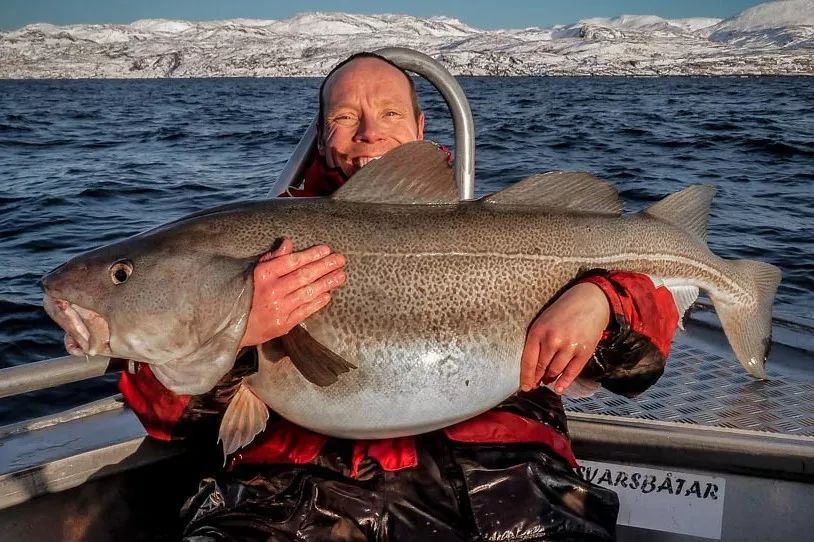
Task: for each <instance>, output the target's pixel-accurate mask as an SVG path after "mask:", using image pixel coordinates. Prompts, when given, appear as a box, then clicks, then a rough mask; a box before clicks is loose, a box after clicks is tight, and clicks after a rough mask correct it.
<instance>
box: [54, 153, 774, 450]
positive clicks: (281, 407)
mask: <svg viewBox="0 0 814 542" xmlns="http://www.w3.org/2000/svg"><path fill="white" fill-rule="evenodd" d="M712 195H713V189H712V188H711V187H708V186H691V187H689V188H687V189H685V190H682V191H681V192H678V193H675V194H672V195H671V196H668V197H667V198H665V199H663V200H662V201H660V202H658V203H656V204H654V205H653V206H651V207H650V208H648V209H647V210H646V211H644V212H642V213H639V214H636V215H627V216H622V203H621V201H620V199H619V197H618V194H617V193H616V191H615V190H614V189H613V188H612V187H611V186H610V185H608V184H607V183H606V182H604V181H602V180H600V179H597V178H595V177H593V176H591V175H588V174H586V173H563V172H557V173H548V174H542V175H535V176H532V177H529V178H527V179H525V180H522V181H520V182H519V183H517V184H515V185H513V186H511V187H509V188H507V189H506V190H503V191H502V192H498V193H496V194H494V195H491V196H488V197H486V198H483V199H481V200H478V201H472V202H458V200H457V189H456V185H455V181H454V178H453V173H452V170H451V169H450V168H449V166H448V164H447V161H446V156H445V155H444V154H443V153H441V152H439V151H438V150H437V149H436V147H435V146H434V145H432V144H430V143H427V142H415V143H409V144H405V145H402V146H401V147H398V148H397V149H395V150H393V151H391V152H390V153H388V154H386V155H385V156H384V157H383V158H381V159H380V160H378V161H376V162H373V163H371V164H369V165H367V166H366V167H365V168H364V169H363V170H361V171H360V172H358V173H357V174H356V175H354V177H353V178H352V179H351V180H350V181H349V182H348V183H346V185H345V186H343V187H342V188H341V189H339V190H338V191H337V192H336V194H335V195H334V196H333V197H331V198H309V199H296V198H280V199H272V200H268V201H258V202H245V203H239V204H233V205H227V206H224V207H219V208H215V209H212V210H208V211H204V212H201V213H197V214H193V215H191V216H188V217H186V218H183V219H181V220H178V221H176V222H172V223H170V224H167V225H164V226H161V227H158V228H156V229H154V230H151V231H148V232H146V233H142V234H140V235H136V236H134V237H131V238H129V239H127V240H125V241H122V242H119V243H114V244H111V245H108V246H105V247H102V248H98V249H96V250H93V251H90V252H88V253H85V254H83V255H80V256H78V257H76V258H74V259H72V260H71V261H69V262H68V263H66V264H64V265H62V266H61V267H59V268H57V269H56V270H54V271H53V272H51V273H50V274H49V275H47V276H46V277H45V278H44V279H43V288H44V290H45V294H46V295H45V308H46V310H47V312H48V314H49V315H51V317H52V318H53V319H54V320H56V322H57V323H59V324H60V325H61V326H62V327H63V328H64V329H65V330H66V331H67V333H68V335H69V337H66V344H68V345H69V350H70V351H71V352H72V353H74V354H81V353H84V354H90V355H108V356H111V357H119V358H128V359H134V360H140V361H144V362H147V363H150V364H152V369H153V372H154V374H155V376H156V377H157V378H158V379H159V380H160V381H161V382H162V383H163V384H164V385H165V386H167V387H168V388H169V389H171V390H173V391H175V392H177V393H184V394H199V393H203V392H206V391H208V390H210V389H211V388H212V387H213V386H214V385H215V384H216V383H217V382H218V380H219V379H220V378H221V377H223V376H224V375H225V374H226V373H227V372H228V371H229V370H230V369H231V368H232V366H233V364H234V361H235V358H236V355H237V354H238V344H239V342H240V339H241V338H242V336H243V332H244V330H245V326H246V321H247V314H248V312H249V308H250V304H251V299H252V291H253V290H252V288H253V285H252V272H253V269H254V266H255V265H256V263H257V261H258V258H259V256H260V255H262V254H264V253H265V252H267V251H268V250H269V249H270V248H271V247H272V246H273V245H274V244H275V242H277V241H278V240H279V239H281V238H284V237H288V238H291V239H292V240H293V242H294V245H295V246H296V247H298V248H305V247H308V246H313V245H317V244H322V243H325V244H328V245H330V246H331V247H332V248H333V249H334V250H336V251H338V252H341V253H342V254H344V255H345V257H346V259H347V264H346V273H347V277H348V278H347V282H346V284H345V286H343V287H342V288H340V289H339V290H336V291H335V292H334V293H333V297H332V303H331V304H330V305H329V306H328V307H327V308H325V309H324V310H322V311H320V312H319V313H317V314H315V315H313V316H311V317H310V318H309V319H308V320H307V321H306V322H305V323H304V324H303V325H302V326H299V327H298V328H295V329H294V330H293V331H292V332H291V333H289V335H288V336H286V337H284V338H282V339H280V340H275V341H272V342H270V343H267V344H266V345H263V346H262V347H261V348H260V355H261V358H262V360H261V363H260V364H259V370H258V372H257V373H256V374H254V375H252V376H250V377H247V378H246V379H245V380H244V381H243V383H242V385H241V387H240V390H239V392H238V393H237V395H236V396H235V398H234V399H233V400H232V402H231V404H230V405H229V407H228V409H227V412H226V414H225V415H224V419H223V422H222V426H221V435H220V436H221V439H222V440H223V441H224V448H225V451H226V452H227V453H230V452H232V451H234V450H236V449H237V448H239V447H240V446H243V445H245V444H246V443H248V442H250V441H251V440H252V439H253V438H254V436H255V434H256V433H257V432H259V431H261V430H262V429H263V428H264V427H265V423H266V421H267V416H268V409H267V408H266V405H268V406H269V407H271V408H272V409H273V410H274V411H276V412H278V413H279V414H280V415H282V416H284V417H285V418H288V419H289V420H291V421H292V422H294V423H297V424H299V425H302V426H304V427H307V428H309V429H311V430H314V431H317V432H320V433H324V434H328V435H334V436H339V437H347V438H385V437H393V436H401V435H408V434H417V433H422V432H425V431H430V430H434V429H438V428H441V427H444V426H447V425H451V424H454V423H456V422H459V421H462V420H464V419H466V418H470V417H472V416H475V415H477V414H479V413H481V412H484V411H486V410H488V409H490V408H492V407H494V406H496V405H497V404H499V403H500V402H502V401H503V400H505V399H506V398H507V397H509V396H510V395H511V394H512V393H514V392H515V391H517V389H518V386H519V375H520V355H521V352H522V349H523V344H524V341H525V335H526V331H527V328H528V326H529V324H530V323H531V321H532V320H533V318H534V317H535V316H536V315H537V314H538V313H539V312H540V310H541V309H542V308H543V307H544V306H546V304H547V303H549V302H550V300H551V299H552V298H554V297H555V296H556V294H557V293H558V292H559V291H560V290H562V289H563V288H564V287H565V286H566V285H567V284H568V283H569V282H571V281H572V280H573V279H574V278H575V277H577V276H578V275H579V273H580V272H581V271H582V270H585V269H591V268H603V269H612V270H624V271H634V272H640V273H646V274H648V275H650V276H651V277H654V279H655V280H656V281H658V282H659V283H663V284H664V285H666V286H667V287H669V288H670V289H671V290H672V291H673V293H674V297H675V299H676V304H677V305H678V307H679V311H680V314H683V312H684V311H685V310H686V308H687V307H688V306H689V305H690V304H691V303H692V301H693V300H694V299H695V298H696V297H697V295H698V290H699V288H700V289H703V290H705V291H706V292H708V294H709V296H710V298H711V299H712V301H713V303H714V305H715V308H716V311H717V313H718V315H719V317H720V319H721V322H722V323H723V328H724V331H725V332H726V335H727V337H728V339H729V341H730V344H731V345H732V348H733V350H734V352H735V355H736V356H737V359H738V360H739V361H740V363H741V364H742V365H743V366H744V367H745V369H746V370H747V371H748V372H749V373H751V374H752V375H754V376H756V377H758V378H764V377H765V371H764V363H765V360H766V357H767V354H768V348H769V343H770V332H771V307H772V303H773V299H774V294H775V292H776V289H777V286H778V284H779V282H780V271H779V270H778V269H777V268H776V267H774V266H772V265H769V264H766V263H762V262H755V261H745V260H741V261H727V260H723V259H721V258H719V257H717V256H716V255H714V254H713V253H712V252H710V250H709V249H708V248H707V246H706V243H705V237H706V227H707V217H708V212H709V205H710V202H711V199H712Z"/></svg>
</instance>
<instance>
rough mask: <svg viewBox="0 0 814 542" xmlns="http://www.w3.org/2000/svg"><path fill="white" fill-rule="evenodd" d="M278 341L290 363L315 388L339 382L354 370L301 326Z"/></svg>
mask: <svg viewBox="0 0 814 542" xmlns="http://www.w3.org/2000/svg"><path fill="white" fill-rule="evenodd" d="M280 340H281V342H282V345H283V350H284V351H285V353H286V354H287V355H288V357H289V358H290V359H291V363H293V364H294V366H295V367H296V368H297V370H298V371H299V372H300V373H302V376H304V377H305V378H306V379H307V380H308V381H309V382H312V383H314V384H316V385H317V386H322V387H325V386H330V385H331V384H333V383H335V382H336V381H337V380H339V375H341V374H343V373H347V372H348V371H350V370H351V369H356V366H355V365H353V364H352V363H350V362H348V361H346V360H345V359H344V358H342V356H340V355H338V354H336V353H335V352H332V351H331V350H329V349H328V348H326V347H325V346H324V345H323V344H321V343H320V342H319V341H317V340H316V339H314V338H313V337H312V336H311V334H310V333H308V330H306V329H305V328H304V327H303V326H302V325H299V326H297V327H295V328H294V329H292V330H291V331H289V332H288V333H287V334H285V335H283V337H282V338H281V339H280Z"/></svg>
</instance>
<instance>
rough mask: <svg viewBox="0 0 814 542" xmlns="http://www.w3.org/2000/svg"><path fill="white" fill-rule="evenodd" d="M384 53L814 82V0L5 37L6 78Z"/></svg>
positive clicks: (506, 72)
mask: <svg viewBox="0 0 814 542" xmlns="http://www.w3.org/2000/svg"><path fill="white" fill-rule="evenodd" d="M387 46H404V47H411V48H414V49H417V50H420V51H423V52H425V53H427V54H429V55H431V56H433V57H434V58H437V59H438V60H440V61H441V62H442V63H444V64H445V65H446V66H447V67H448V68H449V69H450V71H451V72H452V73H453V74H455V75H492V76H543V75H585V76H591V75H594V76H596V75H614V76H624V75H631V76H668V75H716V76H720V75H732V76H738V75H748V76H754V75H814V0H783V1H778V2H770V3H767V4H760V5H758V6H755V7H753V8H750V9H748V10H746V11H744V12H743V13H741V14H739V15H737V16H735V17H732V18H730V19H723V20H722V19H711V18H700V17H699V18H689V19H674V20H670V19H662V18H660V17H656V16H649V15H623V16H620V17H616V18H593V19H585V20H582V21H579V22H577V23H575V24H572V25H565V26H562V25H561V26H555V27H551V28H525V29H515V30H488V31H487V30H479V29H477V28H473V27H470V26H468V25H466V24H464V23H462V22H461V21H459V20H457V19H453V18H449V17H430V18H420V17H413V16H408V15H353V14H347V13H303V14H299V15H297V16H295V17H292V18H291V19H286V20H282V21H274V20H266V21H264V20H251V19H235V20H227V21H210V22H191V21H171V20H142V21H136V22H134V23H131V24H129V25H120V24H104V25H81V24H80V25H70V26H55V25H50V24H33V25H28V26H25V27H23V28H20V29H18V30H13V31H9V32H0V79H32V78H33V79H37V78H40V79H73V78H104V79H116V78H162V77H258V76H259V77H280V76H283V77H285V76H302V77H316V76H321V75H324V74H325V73H326V72H327V71H328V70H329V69H330V68H331V67H332V66H333V65H334V64H336V62H338V61H339V60H341V59H342V58H344V57H346V56H347V55H349V54H351V53H353V52H357V51H360V50H368V51H369V50H375V49H378V48H381V47H387Z"/></svg>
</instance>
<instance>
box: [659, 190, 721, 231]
mask: <svg viewBox="0 0 814 542" xmlns="http://www.w3.org/2000/svg"><path fill="white" fill-rule="evenodd" d="M714 195H715V187H714V186H711V185H708V184H694V185H692V186H688V187H687V188H685V189H684V190H682V191H680V192H676V193H675V194H670V195H669V196H667V197H666V198H664V199H663V200H661V201H659V202H656V203H654V204H653V205H651V206H650V207H648V208H647V209H645V210H644V213H645V214H647V215H649V216H652V217H654V218H659V219H661V220H664V221H665V222H669V223H670V224H672V225H673V226H675V227H677V228H681V229H682V230H684V231H686V232H688V233H691V234H692V235H694V236H695V237H696V238H698V239H699V240H700V241H702V242H704V243H706V241H707V224H708V223H709V207H710V205H711V204H712V197H713V196H714Z"/></svg>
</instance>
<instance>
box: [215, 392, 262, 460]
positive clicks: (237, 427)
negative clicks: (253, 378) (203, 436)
mask: <svg viewBox="0 0 814 542" xmlns="http://www.w3.org/2000/svg"><path fill="white" fill-rule="evenodd" d="M268 419H269V409H268V407H267V406H266V403H264V402H263V401H262V400H261V399H260V398H259V397H257V396H256V395H255V394H254V392H253V391H252V390H251V388H250V387H249V385H248V384H246V381H245V380H244V381H243V382H242V383H241V384H240V387H239V388H238V390H237V393H236V394H235V396H234V397H233V398H232V400H231V401H230V402H229V406H228V407H227V408H226V412H225V413H224V414H223V419H222V420H221V422H220V430H219V432H218V442H222V443H223V456H224V459H225V458H226V457H228V456H229V455H230V454H232V453H234V452H236V451H237V450H239V449H240V448H242V447H244V446H246V445H247V444H248V443H250V442H251V441H252V440H254V437H256V436H257V434H258V433H260V432H261V431H263V429H265V428H266V422H267V421H268Z"/></svg>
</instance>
